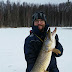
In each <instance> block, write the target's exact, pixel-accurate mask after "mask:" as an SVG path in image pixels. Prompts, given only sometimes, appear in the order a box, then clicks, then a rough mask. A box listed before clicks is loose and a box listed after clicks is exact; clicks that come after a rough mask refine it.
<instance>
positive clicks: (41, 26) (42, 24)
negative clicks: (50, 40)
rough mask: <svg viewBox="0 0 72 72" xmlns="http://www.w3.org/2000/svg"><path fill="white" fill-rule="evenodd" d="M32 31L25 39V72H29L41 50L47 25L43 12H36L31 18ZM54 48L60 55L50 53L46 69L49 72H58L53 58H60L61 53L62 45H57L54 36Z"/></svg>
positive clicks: (57, 42) (57, 40) (56, 37)
mask: <svg viewBox="0 0 72 72" xmlns="http://www.w3.org/2000/svg"><path fill="white" fill-rule="evenodd" d="M32 24H33V26H32V30H31V31H30V35H29V36H28V37H27V38H26V39H25V44H24V53H25V59H26V61H27V69H26V72H30V71H31V69H32V68H33V66H34V63H35V61H36V59H37V57H38V54H39V52H40V50H41V47H42V44H43V41H44V38H45V36H46V33H47V29H48V27H49V25H47V23H46V16H45V14H44V13H43V12H36V13H35V14H34V15H33V17H32ZM55 39H56V46H55V47H56V48H57V49H59V50H60V51H61V54H56V53H54V52H52V56H51V61H50V64H49V66H48V68H47V71H49V72H59V70H58V68H57V62H56V58H55V57H60V56H61V55H62V53H63V48H62V45H61V44H60V43H59V39H58V35H57V34H56V36H55Z"/></svg>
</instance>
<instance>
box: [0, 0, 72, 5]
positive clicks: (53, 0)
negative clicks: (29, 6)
mask: <svg viewBox="0 0 72 72" xmlns="http://www.w3.org/2000/svg"><path fill="white" fill-rule="evenodd" d="M0 1H4V2H6V1H7V0H0ZM10 1H11V2H20V3H23V2H27V3H34V4H35V3H36V4H37V3H38V4H47V3H52V4H59V3H62V2H67V1H68V0H10ZM70 1H72V0H70Z"/></svg>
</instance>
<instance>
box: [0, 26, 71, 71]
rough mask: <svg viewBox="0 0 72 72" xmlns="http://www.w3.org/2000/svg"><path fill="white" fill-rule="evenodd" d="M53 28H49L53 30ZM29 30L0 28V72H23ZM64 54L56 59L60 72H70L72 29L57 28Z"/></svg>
mask: <svg viewBox="0 0 72 72" xmlns="http://www.w3.org/2000/svg"><path fill="white" fill-rule="evenodd" d="M53 29H54V27H51V30H53ZM30 30H31V28H26V27H24V28H0V72H25V70H26V61H25V57H24V41H25V38H26V37H27V36H28V35H29V31H30ZM57 34H58V36H59V42H60V43H61V44H62V45H63V48H64V53H63V55H62V56H61V57H57V64H58V68H59V70H60V72H71V71H72V70H71V68H72V67H71V66H72V62H71V61H72V57H71V55H72V48H71V44H72V38H71V37H72V28H61V27H57Z"/></svg>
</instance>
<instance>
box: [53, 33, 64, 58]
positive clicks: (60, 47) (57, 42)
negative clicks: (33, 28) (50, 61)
mask: <svg viewBox="0 0 72 72" xmlns="http://www.w3.org/2000/svg"><path fill="white" fill-rule="evenodd" d="M55 39H56V46H55V48H56V49H59V50H60V52H61V54H58V55H57V54H55V53H54V54H55V56H56V57H60V56H61V55H62V54H63V46H62V45H61V44H60V43H59V38H58V35H57V34H56V36H55Z"/></svg>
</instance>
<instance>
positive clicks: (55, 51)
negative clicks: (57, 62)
mask: <svg viewBox="0 0 72 72" xmlns="http://www.w3.org/2000/svg"><path fill="white" fill-rule="evenodd" d="M52 51H53V52H54V53H56V54H57V55H58V54H61V51H60V50H58V49H56V48H54V49H53V50H52Z"/></svg>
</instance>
